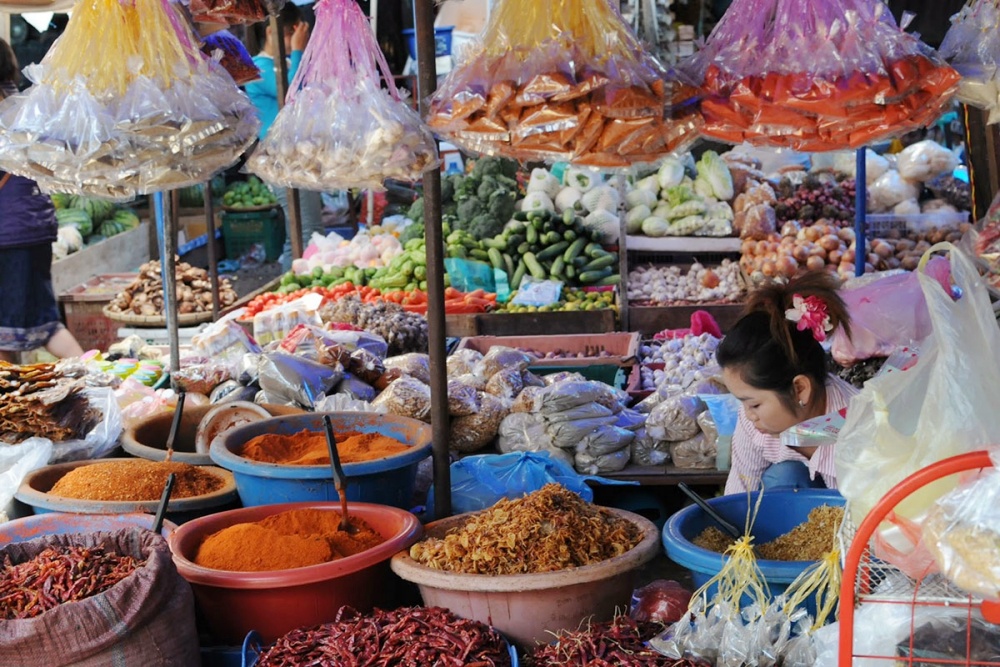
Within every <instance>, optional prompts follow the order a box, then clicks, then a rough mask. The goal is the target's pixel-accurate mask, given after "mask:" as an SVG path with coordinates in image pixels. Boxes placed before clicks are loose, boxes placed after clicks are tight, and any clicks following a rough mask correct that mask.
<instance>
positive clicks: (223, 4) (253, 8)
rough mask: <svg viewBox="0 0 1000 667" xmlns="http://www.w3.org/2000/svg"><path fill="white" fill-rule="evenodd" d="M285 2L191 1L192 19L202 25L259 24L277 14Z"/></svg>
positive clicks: (265, 0) (258, 0)
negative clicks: (269, 16)
mask: <svg viewBox="0 0 1000 667" xmlns="http://www.w3.org/2000/svg"><path fill="white" fill-rule="evenodd" d="M284 4H285V3H284V0H191V4H190V9H191V18H192V19H193V20H195V21H198V22H201V23H228V24H230V25H236V24H239V23H257V22H259V21H264V20H266V19H267V13H268V11H270V12H272V13H275V14H277V13H278V12H279V11H281V7H282V6H283V5H284Z"/></svg>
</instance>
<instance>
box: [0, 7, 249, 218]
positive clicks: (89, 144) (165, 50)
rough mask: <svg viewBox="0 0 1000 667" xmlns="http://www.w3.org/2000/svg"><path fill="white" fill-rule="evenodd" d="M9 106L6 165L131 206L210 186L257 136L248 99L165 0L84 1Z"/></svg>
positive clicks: (1, 158) (3, 128) (2, 159)
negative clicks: (135, 200) (156, 195)
mask: <svg viewBox="0 0 1000 667" xmlns="http://www.w3.org/2000/svg"><path fill="white" fill-rule="evenodd" d="M25 74H26V75H27V76H28V78H29V79H31V81H32V82H33V84H34V85H32V86H31V87H30V88H29V89H28V90H27V91H25V92H24V93H22V94H20V95H15V96H13V97H10V98H8V99H6V100H4V101H3V103H2V104H0V167H2V168H3V169H5V170H7V171H11V172H13V173H16V174H19V175H22V176H26V177H29V178H33V179H35V180H37V181H38V183H39V185H40V186H41V187H42V189H43V190H45V191H52V192H66V193H72V194H82V195H91V196H100V197H107V198H113V199H130V198H132V197H134V196H135V195H136V194H144V193H148V192H155V191H159V190H166V189H173V188H180V187H185V186H189V185H194V184H196V183H201V182H204V181H206V180H208V179H209V178H211V176H212V175H213V174H214V173H215V172H217V171H220V170H222V169H224V168H226V167H228V166H229V165H231V164H232V163H233V162H235V161H236V160H237V159H238V158H239V157H240V155H241V154H242V153H243V151H245V150H246V148H247V147H248V146H249V145H250V143H251V142H252V141H253V140H254V138H255V137H256V134H257V129H258V127H259V121H258V119H257V114H256V111H255V110H254V108H253V105H252V104H251V103H250V101H249V100H248V99H247V97H246V96H245V95H244V94H243V93H242V92H241V91H240V90H239V89H238V88H237V87H236V86H235V84H234V83H233V80H232V78H230V77H229V75H228V74H227V73H226V72H225V71H224V70H223V69H222V68H221V67H220V66H219V64H218V63H217V62H216V61H215V60H213V59H207V58H205V57H204V56H203V55H202V54H201V53H200V52H199V50H198V40H197V38H196V37H195V36H194V33H193V32H192V31H191V28H190V26H189V25H188V23H187V21H186V19H185V18H184V17H183V16H182V15H181V14H180V10H179V9H178V8H176V7H175V6H174V5H172V4H170V3H169V2H166V1H165V0H136V1H135V2H134V3H121V2H118V1H117V0H94V1H93V2H83V3H80V4H79V5H78V6H77V7H76V8H75V10H74V11H73V18H72V20H71V21H70V23H69V26H68V27H67V29H66V32H65V33H64V35H63V36H62V37H61V38H60V39H59V41H58V42H57V43H56V44H55V46H54V47H53V48H52V50H51V51H49V53H48V54H47V55H46V56H45V58H44V59H43V60H42V62H41V63H40V64H39V65H33V66H30V67H28V68H26V70H25Z"/></svg>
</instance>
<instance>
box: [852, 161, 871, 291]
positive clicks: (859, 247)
mask: <svg viewBox="0 0 1000 667" xmlns="http://www.w3.org/2000/svg"><path fill="white" fill-rule="evenodd" d="M866 150H867V149H865V148H859V149H858V153H857V162H856V165H857V166H856V169H855V172H856V174H857V175H856V176H855V180H854V242H855V245H854V248H855V250H854V275H855V276H863V275H864V274H865V262H867V261H868V253H867V251H866V250H865V248H866V247H867V243H866V240H865V237H866V235H867V231H868V230H867V224H866V221H865V219H866V217H867V215H866V209H867V207H868V180H867V174H866V173H865V172H866V169H865V151H866Z"/></svg>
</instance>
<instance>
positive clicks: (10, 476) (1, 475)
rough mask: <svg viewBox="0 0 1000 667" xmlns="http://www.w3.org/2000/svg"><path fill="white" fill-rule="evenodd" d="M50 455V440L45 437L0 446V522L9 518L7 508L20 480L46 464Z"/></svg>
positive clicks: (12, 500) (18, 486) (19, 484)
mask: <svg viewBox="0 0 1000 667" xmlns="http://www.w3.org/2000/svg"><path fill="white" fill-rule="evenodd" d="M51 455H52V441H51V440H46V439H45V438H28V439H27V440H25V441H24V442H21V443H18V444H16V445H4V446H3V447H0V523H6V522H7V520H8V519H9V515H8V512H7V510H8V509H9V507H10V506H11V503H13V502H14V494H15V493H17V490H18V488H20V486H21V482H23V481H24V478H25V477H27V475H28V473H29V472H31V471H32V470H38V469H39V468H41V467H42V466H44V465H46V464H48V462H49V457H50V456H51Z"/></svg>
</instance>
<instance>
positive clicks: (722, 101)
mask: <svg viewBox="0 0 1000 667" xmlns="http://www.w3.org/2000/svg"><path fill="white" fill-rule="evenodd" d="M679 67H680V69H682V70H683V71H685V72H686V73H687V74H688V75H689V76H690V77H691V78H692V79H693V80H695V81H697V82H699V83H700V85H701V87H702V93H703V94H704V99H703V100H702V104H701V110H702V114H703V116H704V118H705V127H704V130H703V133H704V134H705V135H707V136H709V137H712V138H715V139H721V140H723V141H727V142H731V143H737V144H738V143H742V142H744V141H748V142H750V143H751V144H753V145H756V146H774V147H787V148H793V149H795V150H800V151H812V152H815V151H828V150H840V149H848V148H851V149H853V148H859V147H861V146H864V145H867V144H871V143H875V142H877V141H881V140H884V139H887V138H889V137H892V136H897V135H901V134H905V133H906V132H909V131H911V130H914V129H918V128H921V127H924V126H926V125H928V124H929V123H931V122H933V121H934V120H936V119H937V117H938V116H940V115H941V113H943V111H944V110H945V108H946V107H947V105H948V103H949V102H950V100H951V98H952V96H953V95H954V93H955V91H956V89H957V86H958V81H959V75H958V73H957V72H955V70H953V69H952V68H950V67H948V66H947V65H946V64H945V63H944V62H943V61H942V60H941V59H940V58H939V57H938V56H937V55H935V54H934V53H933V51H932V50H931V49H930V48H929V47H927V46H926V45H924V44H923V43H921V42H920V41H919V40H918V39H917V38H916V37H914V36H912V35H909V34H907V33H905V32H903V30H902V29H900V27H899V26H898V25H897V24H896V22H895V19H893V17H892V15H891V14H890V13H889V9H888V7H887V6H886V5H884V4H883V3H882V2H880V1H879V0H824V2H813V1H812V0H736V1H735V2H734V3H733V4H732V5H731V6H730V8H729V9H728V11H727V12H726V14H725V15H724V16H723V18H722V20H721V21H720V22H719V23H718V25H717V26H716V27H715V29H714V30H713V31H712V34H711V35H710V36H709V38H708V40H707V42H706V44H705V47H704V48H703V49H701V50H700V51H698V52H697V53H696V54H695V55H694V56H692V57H691V58H689V59H688V60H686V61H685V62H684V63H682V64H681V65H680V66H679Z"/></svg>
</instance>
